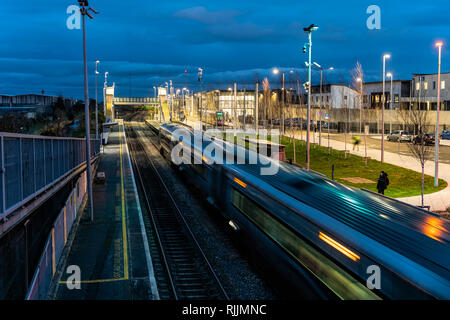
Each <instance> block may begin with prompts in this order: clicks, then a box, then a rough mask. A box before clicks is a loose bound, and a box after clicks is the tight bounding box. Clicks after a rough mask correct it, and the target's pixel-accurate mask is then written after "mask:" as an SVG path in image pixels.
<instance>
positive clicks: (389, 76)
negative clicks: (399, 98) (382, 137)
mask: <svg viewBox="0 0 450 320" xmlns="http://www.w3.org/2000/svg"><path fill="white" fill-rule="evenodd" d="M386 76H387V77H388V78H390V79H391V91H390V92H389V95H390V98H391V101H390V103H389V134H392V106H393V104H394V100H393V96H394V95H393V94H392V80H393V75H392V72H388V73H387V74H386Z"/></svg>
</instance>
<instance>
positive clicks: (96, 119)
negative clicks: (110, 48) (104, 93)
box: [95, 60, 100, 140]
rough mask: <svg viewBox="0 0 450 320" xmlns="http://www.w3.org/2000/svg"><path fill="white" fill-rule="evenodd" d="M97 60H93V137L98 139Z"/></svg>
mask: <svg viewBox="0 0 450 320" xmlns="http://www.w3.org/2000/svg"><path fill="white" fill-rule="evenodd" d="M99 63H100V61H99V60H97V61H95V139H97V140H98V100H97V99H98V96H97V76H98V74H99V72H98V70H97V67H98V64H99Z"/></svg>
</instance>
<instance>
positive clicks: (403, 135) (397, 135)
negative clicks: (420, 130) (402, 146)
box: [386, 130, 413, 142]
mask: <svg viewBox="0 0 450 320" xmlns="http://www.w3.org/2000/svg"><path fill="white" fill-rule="evenodd" d="M412 138H413V137H412V135H411V133H409V132H408V131H403V130H397V131H393V132H392V133H391V134H389V135H388V136H387V138H386V139H387V140H388V141H398V142H402V141H407V142H411V141H412Z"/></svg>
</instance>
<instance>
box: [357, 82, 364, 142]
mask: <svg viewBox="0 0 450 320" xmlns="http://www.w3.org/2000/svg"><path fill="white" fill-rule="evenodd" d="M356 81H357V82H359V83H360V84H361V88H360V93H359V134H362V94H363V80H362V79H361V78H357V79H356Z"/></svg>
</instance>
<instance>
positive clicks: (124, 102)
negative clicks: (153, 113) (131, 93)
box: [114, 97, 161, 108]
mask: <svg viewBox="0 0 450 320" xmlns="http://www.w3.org/2000/svg"><path fill="white" fill-rule="evenodd" d="M160 103H161V100H160V99H159V98H149V97H128V98H127V97H114V105H116V106H142V105H145V106H151V107H156V108H159V106H160Z"/></svg>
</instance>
